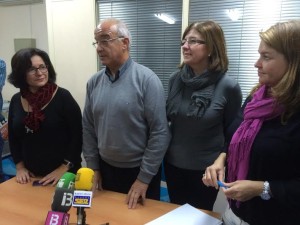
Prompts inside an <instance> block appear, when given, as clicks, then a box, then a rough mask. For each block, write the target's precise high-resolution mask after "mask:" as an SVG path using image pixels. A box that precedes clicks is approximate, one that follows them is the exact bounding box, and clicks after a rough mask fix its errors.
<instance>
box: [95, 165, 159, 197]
mask: <svg viewBox="0 0 300 225" xmlns="http://www.w3.org/2000/svg"><path fill="white" fill-rule="evenodd" d="M100 172H101V176H102V187H103V189H105V190H110V191H116V192H120V193H124V194H127V193H128V192H129V189H130V188H131V186H132V184H133V183H134V181H135V180H136V179H137V176H138V174H139V172H140V167H135V168H119V167H114V166H111V165H109V164H108V163H106V162H104V161H103V160H102V159H101V160H100ZM160 180H161V168H160V169H159V171H158V172H157V174H156V176H154V177H153V178H152V181H151V182H150V184H149V186H148V190H147V193H146V198H150V199H155V200H160Z"/></svg>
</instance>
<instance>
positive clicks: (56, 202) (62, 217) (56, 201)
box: [45, 188, 74, 225]
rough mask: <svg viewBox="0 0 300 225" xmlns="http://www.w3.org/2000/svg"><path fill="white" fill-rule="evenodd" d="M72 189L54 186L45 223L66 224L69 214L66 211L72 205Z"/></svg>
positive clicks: (47, 224)
mask: <svg viewBox="0 0 300 225" xmlns="http://www.w3.org/2000/svg"><path fill="white" fill-rule="evenodd" d="M73 193H74V190H72V189H67V188H56V189H55V192H54V195H53V200H52V204H51V210H52V211H49V212H48V215H47V218H46V222H45V225H68V223H69V218H70V215H69V214H68V213H67V212H68V211H69V210H70V208H71V206H72V199H73Z"/></svg>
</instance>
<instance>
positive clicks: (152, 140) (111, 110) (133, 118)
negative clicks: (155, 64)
mask: <svg viewBox="0 0 300 225" xmlns="http://www.w3.org/2000/svg"><path fill="white" fill-rule="evenodd" d="M169 141H170V133H169V128H168V123H167V119H166V111H165V98H164V91H163V87H162V84H161V81H160V80H159V78H158V77H157V75H156V74H155V73H154V72H153V71H151V70H150V69H149V68H147V67H145V66H142V65H140V64H138V63H136V62H134V61H133V60H132V59H131V58H129V59H128V61H127V62H126V63H125V65H124V66H123V67H122V69H121V70H120V78H119V79H118V80H117V81H115V82H113V83H112V82H111V81H110V80H109V78H108V76H107V75H106V74H105V69H102V70H101V71H99V72H98V73H96V74H95V75H94V76H93V77H92V78H91V79H90V80H89V81H88V83H87V95H86V103H85V108H84V112H83V154H84V157H85V160H86V162H87V166H88V167H89V168H92V169H95V170H98V169H99V157H100V156H101V158H102V159H103V160H104V161H105V162H107V163H108V164H110V165H112V166H115V167H119V168H132V167H138V166H140V173H139V175H138V177H137V178H138V179H139V180H140V181H142V182H144V183H150V181H151V179H152V177H153V176H154V175H155V174H156V173H157V171H158V169H159V166H160V164H161V162H162V159H163V157H164V155H165V152H166V150H167V147H168V144H169Z"/></svg>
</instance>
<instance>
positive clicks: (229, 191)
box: [222, 180, 264, 202]
mask: <svg viewBox="0 0 300 225" xmlns="http://www.w3.org/2000/svg"><path fill="white" fill-rule="evenodd" d="M224 184H225V185H226V186H227V187H228V188H226V189H225V188H222V190H223V192H224V194H225V196H226V197H227V198H229V199H233V200H237V201H240V202H244V201H248V200H250V199H252V198H254V197H256V196H260V194H261V193H262V191H263V186H264V182H263V181H252V180H237V181H235V182H232V183H224Z"/></svg>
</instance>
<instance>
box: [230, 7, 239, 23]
mask: <svg viewBox="0 0 300 225" xmlns="http://www.w3.org/2000/svg"><path fill="white" fill-rule="evenodd" d="M226 13H227V15H228V16H229V18H230V19H231V20H232V21H237V20H238V19H239V18H240V16H241V13H240V11H239V10H238V9H227V10H226Z"/></svg>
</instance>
